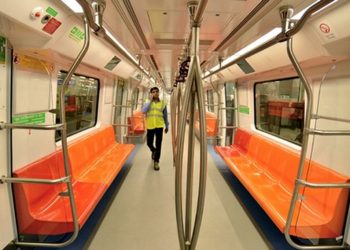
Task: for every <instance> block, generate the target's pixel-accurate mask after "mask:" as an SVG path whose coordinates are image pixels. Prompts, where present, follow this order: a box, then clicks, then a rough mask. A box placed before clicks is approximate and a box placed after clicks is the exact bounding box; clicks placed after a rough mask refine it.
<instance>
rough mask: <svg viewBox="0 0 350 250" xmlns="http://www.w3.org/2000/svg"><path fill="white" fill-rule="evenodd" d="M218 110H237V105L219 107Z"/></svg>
mask: <svg viewBox="0 0 350 250" xmlns="http://www.w3.org/2000/svg"><path fill="white" fill-rule="evenodd" d="M219 110H238V108H237V107H226V108H224V107H223V108H219Z"/></svg>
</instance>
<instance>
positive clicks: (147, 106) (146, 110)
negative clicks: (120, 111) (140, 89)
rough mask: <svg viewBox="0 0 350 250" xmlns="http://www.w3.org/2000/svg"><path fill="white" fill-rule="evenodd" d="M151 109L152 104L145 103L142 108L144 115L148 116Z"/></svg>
mask: <svg viewBox="0 0 350 250" xmlns="http://www.w3.org/2000/svg"><path fill="white" fill-rule="evenodd" d="M150 108H151V102H150V101H149V102H145V104H144V105H143V107H142V113H144V114H146V113H147V112H148V110H149V109H150Z"/></svg>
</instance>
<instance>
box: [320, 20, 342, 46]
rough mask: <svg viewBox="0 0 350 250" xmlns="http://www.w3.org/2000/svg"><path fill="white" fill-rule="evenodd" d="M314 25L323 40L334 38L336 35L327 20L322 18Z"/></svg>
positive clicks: (332, 26)
mask: <svg viewBox="0 0 350 250" xmlns="http://www.w3.org/2000/svg"><path fill="white" fill-rule="evenodd" d="M316 25H317V26H316V27H315V28H316V29H317V33H318V35H319V36H320V37H321V38H322V40H323V41H324V42H327V41H329V40H332V39H335V38H336V37H337V33H336V31H335V29H334V25H332V24H331V23H330V22H329V21H328V20H323V21H321V22H319V23H317V24H316Z"/></svg>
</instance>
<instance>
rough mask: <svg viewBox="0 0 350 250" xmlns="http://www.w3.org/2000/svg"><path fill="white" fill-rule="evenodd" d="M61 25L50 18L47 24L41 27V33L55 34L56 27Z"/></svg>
mask: <svg viewBox="0 0 350 250" xmlns="http://www.w3.org/2000/svg"><path fill="white" fill-rule="evenodd" d="M61 24H62V23H61V22H60V21H58V20H57V19H56V18H54V17H52V18H51V19H50V20H49V21H48V22H47V24H46V25H45V26H44V27H43V31H45V32H46V33H49V34H50V35H52V34H53V33H55V31H56V30H57V29H58V27H60V26H61Z"/></svg>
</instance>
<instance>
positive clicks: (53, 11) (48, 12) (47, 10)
mask: <svg viewBox="0 0 350 250" xmlns="http://www.w3.org/2000/svg"><path fill="white" fill-rule="evenodd" d="M46 13H47V14H50V15H51V16H53V17H55V16H57V14H58V12H57V11H56V10H55V9H54V8H52V7H47V9H46Z"/></svg>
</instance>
